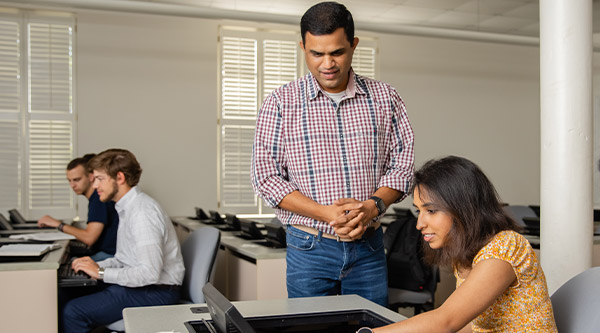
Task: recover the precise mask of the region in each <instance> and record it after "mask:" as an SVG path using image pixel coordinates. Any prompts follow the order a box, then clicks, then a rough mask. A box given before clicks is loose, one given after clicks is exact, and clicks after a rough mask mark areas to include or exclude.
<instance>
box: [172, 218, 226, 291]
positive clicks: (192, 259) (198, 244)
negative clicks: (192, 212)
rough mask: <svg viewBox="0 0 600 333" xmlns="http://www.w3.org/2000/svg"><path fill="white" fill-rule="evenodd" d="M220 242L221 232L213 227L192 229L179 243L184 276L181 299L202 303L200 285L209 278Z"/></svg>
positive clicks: (202, 285)
mask: <svg viewBox="0 0 600 333" xmlns="http://www.w3.org/2000/svg"><path fill="white" fill-rule="evenodd" d="M220 242H221V233H220V232H219V230H218V229H216V228H213V227H202V228H200V229H196V230H194V232H192V234H191V235H190V236H189V237H188V238H187V239H186V240H185V241H184V242H183V244H182V245H181V254H182V256H183V263H184V265H185V277H184V279H183V286H182V290H181V298H182V301H191V302H192V303H204V294H203V293H202V287H204V285H205V284H206V283H207V282H208V280H209V279H210V274H211V272H212V270H213V267H214V265H215V259H216V257H217V252H218V250H219V244H220Z"/></svg>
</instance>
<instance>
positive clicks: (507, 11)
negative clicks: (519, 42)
mask: <svg viewBox="0 0 600 333" xmlns="http://www.w3.org/2000/svg"><path fill="white" fill-rule="evenodd" d="M130 1H131V0H130ZM133 1H145V2H152V3H168V4H181V5H187V6H201V7H209V8H214V9H220V10H231V11H245V12H254V13H268V14H276V15H289V16H298V17H300V16H301V15H302V14H303V13H304V12H305V11H306V10H307V9H308V8H309V7H310V6H311V5H313V4H314V3H316V2H318V1H314V0H308V1H307V0H277V1H273V0H133ZM567 1H568V0H567ZM340 2H342V3H344V4H345V5H346V7H348V9H349V10H350V11H351V12H352V15H353V16H354V20H355V21H356V22H357V25H358V26H359V25H360V23H361V22H363V23H369V24H374V23H377V24H382V25H386V24H389V25H409V26H424V27H432V28H444V29H456V30H467V31H481V32H491V33H501V34H510V35H519V36H531V37H537V36H539V0H342V1H340ZM593 3H594V13H596V12H598V10H597V9H600V6H599V5H600V1H599V0H594V1H593ZM594 16H595V17H598V20H595V21H599V22H598V23H596V22H594V31H600V13H598V15H594Z"/></svg>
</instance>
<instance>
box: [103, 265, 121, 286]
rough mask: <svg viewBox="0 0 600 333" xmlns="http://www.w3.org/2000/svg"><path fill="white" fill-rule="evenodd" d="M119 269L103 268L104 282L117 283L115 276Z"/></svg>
mask: <svg viewBox="0 0 600 333" xmlns="http://www.w3.org/2000/svg"><path fill="white" fill-rule="evenodd" d="M118 275H119V271H118V269H116V268H105V269H104V280H103V281H104V282H106V283H117V276H118Z"/></svg>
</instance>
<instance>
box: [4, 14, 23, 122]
mask: <svg viewBox="0 0 600 333" xmlns="http://www.w3.org/2000/svg"><path fill="white" fill-rule="evenodd" d="M19 69H20V68H19V25H18V23H17V22H13V21H2V18H1V17H0V112H15V113H16V112H19V96H20V91H19V89H20V86H19V79H20V76H21V73H20V70H19Z"/></svg>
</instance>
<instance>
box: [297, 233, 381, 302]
mask: <svg viewBox="0 0 600 333" xmlns="http://www.w3.org/2000/svg"><path fill="white" fill-rule="evenodd" d="M286 262H287V272H286V275H287V290H288V297H290V298H294V297H310V296H324V295H348V294H357V295H359V296H362V297H364V298H366V299H368V300H371V301H373V302H375V303H377V304H380V305H382V306H387V291H388V282H387V266H386V258H385V251H384V248H383V231H382V230H381V228H378V229H377V230H376V231H375V232H374V233H373V234H372V235H371V236H370V237H368V238H366V239H365V238H364V237H363V239H360V240H357V241H354V242H338V241H336V240H334V239H328V238H324V237H322V233H319V235H316V236H315V235H311V234H309V233H307V232H304V231H302V230H299V229H297V228H294V227H293V226H291V225H288V227H287V257H286Z"/></svg>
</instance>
